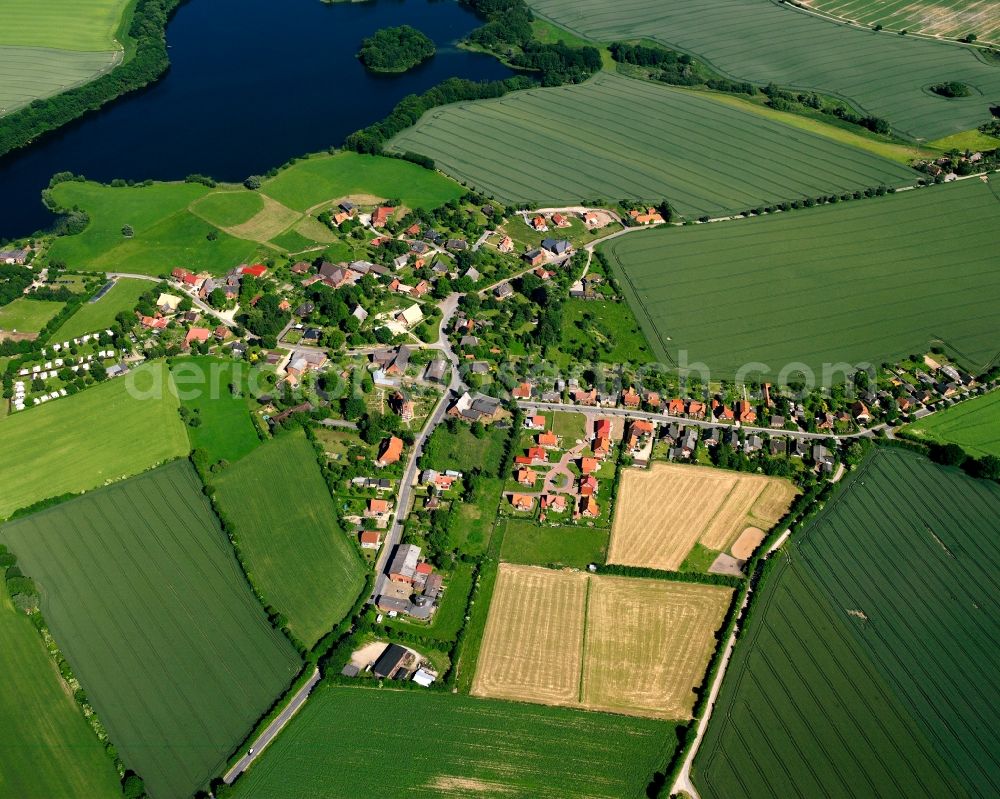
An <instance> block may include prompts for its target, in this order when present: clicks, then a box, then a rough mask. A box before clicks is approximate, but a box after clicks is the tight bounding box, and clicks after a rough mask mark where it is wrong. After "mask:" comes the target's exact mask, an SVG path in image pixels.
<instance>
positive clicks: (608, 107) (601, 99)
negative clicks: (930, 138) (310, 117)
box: [390, 72, 916, 217]
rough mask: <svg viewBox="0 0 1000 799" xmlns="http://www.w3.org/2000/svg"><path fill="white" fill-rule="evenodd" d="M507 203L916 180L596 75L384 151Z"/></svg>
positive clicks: (812, 191)
mask: <svg viewBox="0 0 1000 799" xmlns="http://www.w3.org/2000/svg"><path fill="white" fill-rule="evenodd" d="M390 149H392V150H395V151H397V152H403V151H406V150H413V151H416V152H419V153H423V154H425V155H428V156H430V157H432V158H433V159H434V160H435V162H436V163H437V166H438V167H439V168H440V169H442V170H444V171H445V172H446V173H448V174H450V175H452V176H454V177H456V178H458V179H460V180H463V181H468V182H469V183H471V184H472V185H474V186H476V187H477V188H478V189H480V190H481V191H484V192H486V193H489V194H492V195H494V196H495V197H497V198H498V199H500V200H502V201H504V202H518V201H522V202H524V201H527V202H537V203H540V204H543V205H544V204H553V205H555V204H559V203H577V202H580V201H581V200H589V199H594V198H604V199H609V198H610V199H618V198H620V197H632V198H636V199H642V200H654V201H659V200H662V199H663V198H668V199H669V200H670V202H671V204H673V205H674V207H675V208H676V209H677V210H678V211H679V212H680V213H682V214H684V215H686V216H689V217H698V216H701V215H708V216H721V215H727V214H730V213H735V212H739V211H741V210H744V209H746V208H753V207H755V206H757V205H760V204H762V203H763V204H765V205H766V204H770V203H772V202H775V201H782V200H793V199H797V198H802V197H804V196H816V195H817V194H827V193H829V192H831V191H838V192H840V191H846V190H854V189H858V188H865V187H867V186H872V185H879V184H881V183H885V184H887V185H896V186H898V185H903V184H907V183H912V182H914V179H915V177H916V173H915V172H913V171H912V170H911V169H909V168H908V167H905V166H903V165H901V164H897V163H894V162H892V161H889V160H888V159H885V158H882V157H880V156H877V155H874V154H872V153H869V152H865V151H862V150H859V149H856V148H854V147H851V146H848V145H846V144H842V143H840V142H836V141H833V140H832V139H827V138H825V137H822V136H819V135H817V134H815V133H811V132H809V131H806V130H801V129H797V128H792V127H789V126H787V125H783V124H781V123H780V122H778V121H776V120H773V119H769V118H767V117H763V116H760V115H758V114H754V113H752V112H749V111H743V110H741V109H739V108H737V107H733V106H732V105H730V104H728V103H723V102H719V101H717V100H715V99H714V98H713V97H712V96H711V95H710V94H706V93H696V92H691V91H685V90H681V89H676V88H671V87H668V86H662V85H657V84H654V83H649V82H646V81H641V80H636V79H631V78H625V77H623V76H621V75H617V74H615V73H610V72H602V73H600V74H599V75H597V76H595V77H594V78H593V79H591V80H590V81H588V82H587V83H585V84H581V85H577V86H563V87H558V88H549V89H533V90H529V91H524V92H517V93H515V94H510V95H507V96H506V97H502V98H499V99H497V100H481V101H478V102H475V103H457V104H454V105H450V106H446V107H444V108H438V109H433V110H431V111H429V112H427V113H426V114H425V115H424V116H423V117H422V118H421V119H420V121H419V122H418V123H417V124H416V125H415V126H414V127H412V128H409V129H407V130H404V131H403V132H402V133H400V134H399V135H398V136H397V137H395V138H394V139H393V140H392V142H391V143H390Z"/></svg>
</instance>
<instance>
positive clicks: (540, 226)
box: [528, 215, 549, 233]
mask: <svg viewBox="0 0 1000 799" xmlns="http://www.w3.org/2000/svg"><path fill="white" fill-rule="evenodd" d="M528 224H529V225H531V227H533V228H534V229H535V230H537V231H538V232H539V233H544V232H545V231H547V230H548V229H549V226H548V225H547V224H546V222H545V217H544V216H541V215H539V216H535V217H533V218H532V220H531V221H530V222H529V223H528Z"/></svg>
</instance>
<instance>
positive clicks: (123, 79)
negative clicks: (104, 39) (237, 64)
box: [0, 0, 185, 156]
mask: <svg viewBox="0 0 1000 799" xmlns="http://www.w3.org/2000/svg"><path fill="white" fill-rule="evenodd" d="M184 1H185V0H138V2H137V3H136V6H135V11H134V12H133V15H132V23H131V25H130V26H129V29H128V37H129V38H130V39H131V40H132V41H133V42H135V51H134V54H133V55H132V57H131V58H128V57H127V56H126V58H125V60H124V62H123V63H122V64H121V65H120V66H118V67H116V68H115V69H113V70H112V71H111V72H109V73H107V74H106V75H102V76H101V77H99V78H97V79H96V80H94V81H91V82H90V83H86V84H84V85H83V86H78V87H77V88H75V89H70V90H69V91H66V92H63V93H62V94H57V95H55V96H54V97H49V98H46V99H42V100H35V101H34V102H32V103H31V104H30V105H28V106H26V107H25V108H22V109H21V110H20V111H16V112H14V113H13V114H10V115H8V116H6V117H4V118H2V119H0V156H3V155H6V154H7V153H9V152H11V151H12V150H16V149H18V148H21V147H24V146H25V145H27V144H30V143H31V142H33V141H34V140H35V139H37V138H38V137H39V136H42V135H44V134H46V133H49V132H51V131H53V130H55V129H56V128H59V127H62V126H63V125H65V124H66V123H67V122H70V121H72V120H74V119H76V118H77V117H80V116H83V115H84V114H87V113H89V112H91V111H96V110H97V109H99V108H101V107H102V106H103V105H105V104H107V103H109V102H111V101H112V100H115V99H117V98H118V97H121V96H122V95H124V94H128V93H129V92H133V91H136V90H138V89H141V88H143V87H145V86H148V85H149V84H150V83H152V82H154V81H155V80H157V79H158V78H160V76H162V75H163V73H164V72H166V71H167V68H168V67H169V66H170V59H169V58H168V56H167V34H166V28H167V23H168V22H169V21H170V18H171V17H172V16H173V14H174V12H175V11H176V10H177V9H178V8H179V7H180V5H181V3H183V2H184Z"/></svg>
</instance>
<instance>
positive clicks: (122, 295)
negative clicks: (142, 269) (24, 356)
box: [52, 278, 152, 341]
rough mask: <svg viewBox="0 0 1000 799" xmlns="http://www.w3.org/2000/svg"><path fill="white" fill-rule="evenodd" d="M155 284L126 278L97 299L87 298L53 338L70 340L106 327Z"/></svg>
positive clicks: (133, 305)
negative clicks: (92, 300)
mask: <svg viewBox="0 0 1000 799" xmlns="http://www.w3.org/2000/svg"><path fill="white" fill-rule="evenodd" d="M151 286H152V284H151V283H149V282H147V281H144V280H129V279H128V278H122V279H121V280H119V281H117V282H116V283H115V285H114V286H113V287H112V288H111V289H110V290H109V291H108V293H107V294H105V295H104V296H103V297H101V299H99V300H98V301H97V302H85V303H84V304H83V305H81V306H80V308H79V309H78V310H77V312H76V313H74V314H73V315H72V316H71V317H70V318H69V319H67V320H66V321H65V322H64V323H63V325H62V327H60V328H59V329H58V330H57V331H56V332H55V334H53V336H52V338H53V339H54V340H56V341H66V340H68V339H72V338H78V337H79V336H82V335H83V334H84V333H93V332H94V331H96V330H104V329H105V328H106V327H108V326H109V325H111V324H112V323H113V322H114V321H115V317H116V316H118V314H120V313H121V312H122V311H132V310H133V309H134V308H135V305H136V303H137V302H138V301H139V297H141V296H142V295H143V294H144V293H145V292H146V291H148V290H149V288H150V287H151Z"/></svg>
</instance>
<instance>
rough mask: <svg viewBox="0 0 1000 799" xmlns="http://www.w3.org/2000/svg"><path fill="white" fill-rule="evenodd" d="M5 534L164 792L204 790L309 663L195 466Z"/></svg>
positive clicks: (125, 485)
mask: <svg viewBox="0 0 1000 799" xmlns="http://www.w3.org/2000/svg"><path fill="white" fill-rule="evenodd" d="M0 538H2V539H3V542H4V543H5V544H7V545H8V546H9V547H10V549H11V551H13V552H14V554H16V555H17V557H18V560H19V564H20V566H21V569H22V570H23V571H24V573H25V574H27V575H29V576H30V577H33V578H34V579H35V580H36V581H37V583H38V585H39V588H40V589H41V593H42V612H43V613H44V615H45V618H46V620H47V621H48V623H49V627H50V629H51V630H52V634H53V635H54V636H55V639H56V642H57V643H58V645H59V646H60V648H61V649H62V651H63V654H64V655H65V657H66V659H67V660H68V661H69V663H70V665H71V666H72V667H73V671H74V672H75V674H76V676H77V677H78V678H79V680H80V682H81V684H82V685H83V688H84V690H85V691H86V692H87V696H88V697H89V698H90V701H91V703H92V704H93V705H94V707H95V709H96V710H97V713H98V715H99V716H100V718H101V720H102V721H103V722H104V724H105V726H106V727H107V729H108V732H109V734H110V736H111V740H112V741H113V742H114V744H115V746H116V747H117V748H118V751H119V753H120V754H121V757H122V759H123V760H124V761H125V762H126V763H127V764H128V766H129V767H130V768H132V769H134V770H135V771H136V772H138V773H139V774H140V775H141V776H142V777H143V779H144V780H145V781H146V787H147V788H148V790H149V792H150V794H151V795H152V796H157V797H180V796H188V795H190V794H191V793H193V792H194V791H195V790H197V789H198V788H199V787H201V786H202V784H203V783H204V782H205V781H206V780H207V779H208V778H210V777H212V776H213V775H214V774H215V773H216V771H217V770H218V769H219V768H221V766H222V765H223V764H224V761H225V760H226V758H227V757H228V756H229V755H230V753H231V752H232V751H233V749H234V748H235V747H236V746H238V745H239V744H240V742H241V741H242V740H243V738H244V736H245V735H246V734H247V733H249V732H250V728H251V726H252V725H253V724H254V722H256V720H257V719H258V718H259V717H260V715H261V714H262V713H264V712H265V711H266V710H267V709H268V708H269V707H270V705H271V703H272V702H273V701H274V699H275V698H276V697H277V696H278V695H279V694H280V693H281V692H282V691H283V690H284V689H285V687H286V686H287V685H288V683H289V682H290V681H291V679H292V678H293V677H294V675H295V673H296V672H297V670H298V668H299V660H298V657H297V656H296V654H295V651H294V650H293V649H292V647H291V645H290V644H289V643H288V641H287V640H286V639H285V637H284V636H283V635H281V633H279V632H277V631H275V630H274V629H273V628H272V627H271V626H270V625H269V624H268V622H267V618H266V616H265V615H264V611H263V609H262V608H261V607H260V605H259V603H258V602H257V600H256V598H255V597H254V596H253V594H252V593H251V592H250V589H249V587H248V586H247V583H246V579H245V578H244V576H243V573H242V572H241V570H240V567H239V564H238V563H237V562H236V558H235V557H234V556H233V553H232V549H231V547H230V545H229V542H228V541H227V540H226V538H225V536H224V535H223V534H222V531H221V530H220V529H219V525H218V522H217V521H216V519H215V517H214V516H213V514H212V512H211V508H210V506H209V504H208V500H207V499H206V498H205V497H204V495H203V494H202V493H201V483H200V482H199V481H198V478H197V476H196V475H195V473H194V469H193V468H192V467H191V465H190V464H189V463H188V462H186V461H175V462H173V463H171V464H168V465H167V466H164V467H161V468H159V469H156V470H155V471H152V472H147V473H146V474H143V475H140V476H139V477H135V478H133V479H131V480H127V481H125V482H121V483H117V484H116V485H113V486H110V487H108V488H103V489H99V490H97V491H94V492H92V493H89V494H86V495H84V496H83V497H80V498H78V499H74V500H72V501H70V502H66V503H64V504H62V505H57V506H55V507H53V508H50V509H48V510H45V511H42V512H40V513H36V514H34V515H32V516H28V517H25V518H23V519H19V520H17V521H15V522H11V523H9V524H7V525H6V526H5V527H3V529H2V530H0Z"/></svg>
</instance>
